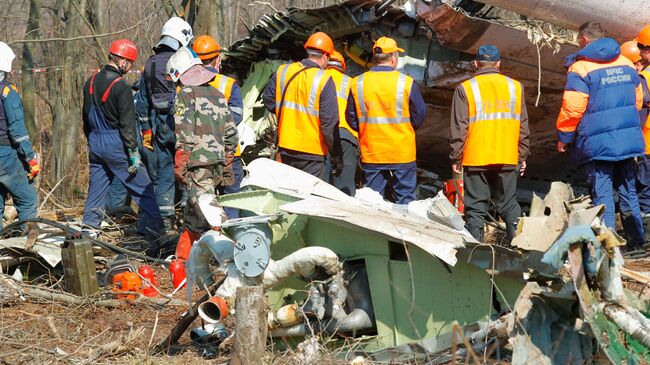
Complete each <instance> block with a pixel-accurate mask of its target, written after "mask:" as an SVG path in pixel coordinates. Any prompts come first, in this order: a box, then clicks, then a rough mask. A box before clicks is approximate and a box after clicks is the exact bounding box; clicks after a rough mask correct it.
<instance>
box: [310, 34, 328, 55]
mask: <svg viewBox="0 0 650 365" xmlns="http://www.w3.org/2000/svg"><path fill="white" fill-rule="evenodd" d="M305 49H315V50H317V51H321V52H323V53H326V54H328V55H331V54H332V53H333V52H334V42H332V38H330V36H328V35H327V34H325V33H323V32H316V33H314V34H312V35H310V36H309V38H308V39H307V42H305Z"/></svg>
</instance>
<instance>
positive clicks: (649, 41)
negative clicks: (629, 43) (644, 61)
mask: <svg viewBox="0 0 650 365" xmlns="http://www.w3.org/2000/svg"><path fill="white" fill-rule="evenodd" d="M636 41H637V42H638V43H640V44H641V45H644V46H650V25H646V26H645V27H643V29H641V31H640V32H639V35H638V36H636Z"/></svg>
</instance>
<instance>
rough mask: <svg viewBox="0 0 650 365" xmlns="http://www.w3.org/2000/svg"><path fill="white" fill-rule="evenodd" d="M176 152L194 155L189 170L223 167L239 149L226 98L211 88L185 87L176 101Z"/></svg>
mask: <svg viewBox="0 0 650 365" xmlns="http://www.w3.org/2000/svg"><path fill="white" fill-rule="evenodd" d="M174 122H175V124H176V126H175V127H176V148H178V149H183V150H184V151H187V152H191V155H190V162H189V164H188V167H195V166H209V165H217V164H219V165H224V163H225V156H226V155H227V154H233V153H234V152H235V148H236V147H237V143H238V142H239V141H238V135H237V126H236V125H235V122H234V120H233V118H232V116H231V115H230V111H229V109H228V103H227V102H226V98H225V97H224V96H223V94H222V93H220V92H219V91H218V90H217V89H215V88H213V87H212V86H209V85H202V86H183V87H181V88H180V90H179V91H178V93H176V99H175V101H174Z"/></svg>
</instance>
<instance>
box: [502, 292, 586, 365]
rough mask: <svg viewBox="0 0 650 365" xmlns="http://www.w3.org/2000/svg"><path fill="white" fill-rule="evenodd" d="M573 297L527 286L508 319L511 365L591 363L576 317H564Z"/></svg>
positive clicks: (569, 310) (584, 337)
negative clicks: (513, 314) (511, 349)
mask: <svg viewBox="0 0 650 365" xmlns="http://www.w3.org/2000/svg"><path fill="white" fill-rule="evenodd" d="M575 300H576V298H575V297H574V296H572V295H568V296H561V295H558V294H557V293H553V292H551V291H549V290H548V289H547V288H542V287H540V286H539V284H537V283H536V282H530V283H528V284H527V285H526V286H525V287H524V289H523V290H522V291H521V293H520V294H519V298H517V302H516V303H515V307H514V313H515V316H511V317H510V318H509V321H508V322H509V323H508V326H509V329H510V334H509V336H510V338H509V339H508V342H510V344H511V345H512V347H513V351H512V364H513V365H531V364H532V365H552V364H591V363H592V362H593V359H592V353H593V348H592V346H591V338H590V337H589V336H583V335H582V334H580V332H579V331H578V329H577V328H576V326H575V323H576V320H577V318H576V317H574V316H571V315H569V316H567V313H571V307H572V306H573V304H574V303H575Z"/></svg>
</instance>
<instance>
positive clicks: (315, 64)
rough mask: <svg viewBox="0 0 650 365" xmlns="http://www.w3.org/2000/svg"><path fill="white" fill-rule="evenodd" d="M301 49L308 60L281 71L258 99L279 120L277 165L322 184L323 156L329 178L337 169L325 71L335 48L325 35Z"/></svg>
mask: <svg viewBox="0 0 650 365" xmlns="http://www.w3.org/2000/svg"><path fill="white" fill-rule="evenodd" d="M304 47H305V50H306V51H307V58H305V59H303V60H302V61H300V62H294V63H290V64H284V65H282V66H280V67H279V68H278V70H277V72H276V73H275V74H274V75H273V76H272V77H271V80H269V82H268V84H267V85H266V88H265V89H264V94H263V96H262V99H263V101H264V106H265V107H266V109H267V110H269V111H270V112H272V113H275V115H276V117H277V119H278V147H279V152H280V158H281V161H282V163H285V164H287V165H289V166H292V167H295V168H297V169H299V170H302V171H305V172H307V173H309V174H311V175H314V176H316V177H318V178H320V179H322V180H327V177H326V176H325V174H326V172H325V156H327V154H328V153H329V154H330V157H331V161H332V174H333V175H335V176H338V175H339V174H340V172H341V168H342V160H341V154H342V152H341V141H340V135H339V111H338V102H337V100H336V87H335V86H334V82H333V81H332V78H331V77H330V76H329V75H328V74H327V72H325V70H324V69H325V68H327V63H328V61H329V58H330V56H331V55H332V53H333V52H334V42H333V41H332V39H331V38H330V37H329V36H328V35H327V34H325V33H323V32H316V33H314V34H312V35H311V36H310V37H309V38H308V39H307V42H305V45H304Z"/></svg>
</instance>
